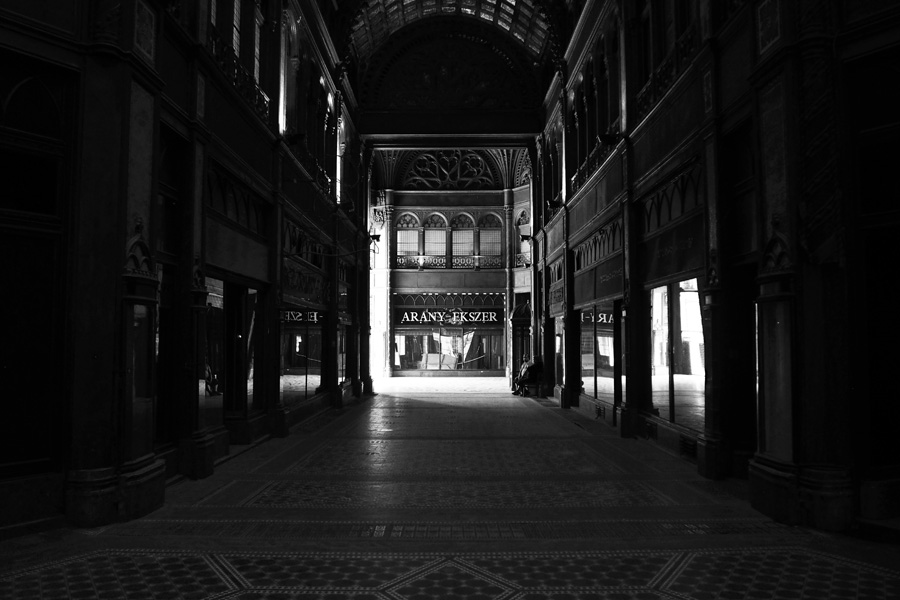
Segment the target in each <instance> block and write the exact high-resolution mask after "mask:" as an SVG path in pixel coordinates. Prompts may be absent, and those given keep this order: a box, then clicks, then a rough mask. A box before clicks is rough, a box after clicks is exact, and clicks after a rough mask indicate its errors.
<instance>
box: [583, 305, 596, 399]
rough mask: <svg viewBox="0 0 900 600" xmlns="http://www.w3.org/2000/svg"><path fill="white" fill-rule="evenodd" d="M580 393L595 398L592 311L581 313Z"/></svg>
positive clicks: (591, 309)
mask: <svg viewBox="0 0 900 600" xmlns="http://www.w3.org/2000/svg"><path fill="white" fill-rule="evenodd" d="M580 347H581V352H580V354H581V393H583V394H587V395H589V396H591V397H593V398H596V397H597V380H596V378H595V377H594V363H595V359H596V356H595V355H596V352H595V349H594V309H593V308H589V309H585V310H583V311H582V312H581V344H580Z"/></svg>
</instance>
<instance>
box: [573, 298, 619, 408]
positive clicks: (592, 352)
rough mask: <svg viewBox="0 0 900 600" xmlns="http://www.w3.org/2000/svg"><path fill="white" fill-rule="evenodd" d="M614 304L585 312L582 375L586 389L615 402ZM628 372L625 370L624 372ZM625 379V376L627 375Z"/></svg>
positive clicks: (586, 391) (582, 321) (598, 396)
mask: <svg viewBox="0 0 900 600" xmlns="http://www.w3.org/2000/svg"><path fill="white" fill-rule="evenodd" d="M615 339H616V333H615V319H614V313H613V306H612V305H611V304H608V305H600V306H596V307H593V308H589V309H584V310H583V311H582V313H581V379H582V382H583V383H582V385H583V391H584V393H586V394H588V395H589V396H591V397H593V398H598V399H600V400H604V401H606V402H609V403H610V404H614V403H615V398H616V393H615V376H616V362H617V361H616V345H615ZM621 375H623V376H624V373H621ZM623 380H624V379H623Z"/></svg>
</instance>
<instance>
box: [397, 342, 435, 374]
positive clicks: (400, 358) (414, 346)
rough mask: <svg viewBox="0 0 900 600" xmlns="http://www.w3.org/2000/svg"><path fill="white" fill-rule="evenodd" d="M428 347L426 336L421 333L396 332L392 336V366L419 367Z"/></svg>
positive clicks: (400, 367) (399, 367)
mask: <svg viewBox="0 0 900 600" xmlns="http://www.w3.org/2000/svg"><path fill="white" fill-rule="evenodd" d="M427 347H428V337H427V336H424V335H421V334H398V335H395V336H394V367H396V368H398V369H419V368H424V367H422V366H420V365H422V361H423V358H424V356H425V352H426V350H427Z"/></svg>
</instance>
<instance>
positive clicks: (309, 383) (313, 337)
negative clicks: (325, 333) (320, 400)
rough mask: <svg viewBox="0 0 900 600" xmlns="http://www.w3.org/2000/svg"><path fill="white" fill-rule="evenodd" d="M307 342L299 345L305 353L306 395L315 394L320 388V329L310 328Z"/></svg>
mask: <svg viewBox="0 0 900 600" xmlns="http://www.w3.org/2000/svg"><path fill="white" fill-rule="evenodd" d="M307 332H308V336H307V338H308V339H307V340H306V341H305V342H304V343H303V344H301V352H305V354H302V356H304V357H305V363H304V364H305V365H306V395H307V397H309V396H312V395H314V394H317V393H318V392H319V388H320V387H321V386H322V329H321V328H319V327H310V328H309V329H308V330H307Z"/></svg>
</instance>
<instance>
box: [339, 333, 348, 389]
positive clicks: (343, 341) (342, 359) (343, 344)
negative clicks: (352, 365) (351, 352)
mask: <svg viewBox="0 0 900 600" xmlns="http://www.w3.org/2000/svg"><path fill="white" fill-rule="evenodd" d="M337 347H338V381H339V382H341V383H344V382H345V381H347V327H346V326H344V325H338V328H337Z"/></svg>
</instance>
